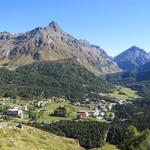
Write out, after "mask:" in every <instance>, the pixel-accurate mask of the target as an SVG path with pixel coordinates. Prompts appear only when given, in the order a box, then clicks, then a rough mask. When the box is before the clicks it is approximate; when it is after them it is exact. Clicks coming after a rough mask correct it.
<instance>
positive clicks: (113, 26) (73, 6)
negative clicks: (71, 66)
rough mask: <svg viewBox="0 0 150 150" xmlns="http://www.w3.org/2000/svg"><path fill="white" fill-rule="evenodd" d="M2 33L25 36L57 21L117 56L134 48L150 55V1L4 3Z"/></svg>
mask: <svg viewBox="0 0 150 150" xmlns="http://www.w3.org/2000/svg"><path fill="white" fill-rule="evenodd" d="M0 6H1V9H0V31H9V32H12V33H17V32H25V31H28V30H32V29H33V28H35V27H38V26H41V27H44V26H47V25H48V23H49V22H50V21H52V20H54V21H56V22H57V23H58V24H59V25H60V26H61V27H62V28H63V29H64V30H65V31H66V32H68V33H70V34H71V35H73V36H75V37H76V38H82V39H87V40H88V41H90V43H93V44H97V45H99V46H100V47H102V48H104V49H105V51H106V52H107V53H108V54H109V55H111V56H114V55H116V54H118V53H120V52H121V51H123V50H126V49H127V48H129V47H131V46H132V45H136V46H139V47H141V48H143V49H145V50H147V51H148V52H149V51H150V0H1V2H0Z"/></svg>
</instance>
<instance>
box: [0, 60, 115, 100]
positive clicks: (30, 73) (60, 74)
mask: <svg viewBox="0 0 150 150" xmlns="http://www.w3.org/2000/svg"><path fill="white" fill-rule="evenodd" d="M112 88H113V86H112V85H111V84H109V83H107V82H106V81H104V80H102V79H100V78H99V77H96V76H95V75H94V74H92V73H91V72H89V71H88V70H87V69H85V68H84V67H82V66H81V65H79V63H77V62H75V61H73V60H64V61H59V62H39V63H38V62H37V63H34V64H32V65H27V66H23V67H20V68H18V69H17V70H16V71H9V70H7V69H5V68H1V69H0V95H1V96H13V97H15V96H21V97H23V98H33V97H38V96H40V95H41V93H42V92H44V96H45V97H50V96H65V97H67V98H73V99H75V98H81V97H82V96H84V95H85V94H86V93H89V92H90V91H95V92H109V91H110V90H111V89H112Z"/></svg>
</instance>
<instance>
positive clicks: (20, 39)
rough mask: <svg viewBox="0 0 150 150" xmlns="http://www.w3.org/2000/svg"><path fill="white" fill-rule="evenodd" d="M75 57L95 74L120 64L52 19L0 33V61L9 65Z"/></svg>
mask: <svg viewBox="0 0 150 150" xmlns="http://www.w3.org/2000/svg"><path fill="white" fill-rule="evenodd" d="M68 58H69V59H70V58H71V59H74V60H77V61H78V62H79V63H80V64H81V65H82V66H84V67H85V68H87V69H88V70H89V71H91V72H93V73H95V74H96V75H100V74H106V73H114V72H118V71H120V68H119V67H118V66H117V64H116V63H115V62H114V61H113V59H112V58H111V57H109V56H108V55H107V54H106V52H105V51H104V50H103V49H101V48H100V47H99V46H96V45H91V44H90V43H89V42H87V41H85V40H78V39H76V38H74V37H73V36H71V35H69V34H68V33H66V32H64V31H63V29H62V28H61V27H60V26H59V25H58V24H57V23H55V22H54V21H52V22H51V23H50V24H49V25H48V26H47V27H44V28H41V27H38V28H35V29H34V30H32V31H29V32H26V33H19V34H11V33H8V32H1V33H0V64H1V66H5V67H8V68H11V69H15V68H17V67H19V66H24V65H26V64H32V63H33V62H36V61H43V60H46V61H56V60H62V59H68Z"/></svg>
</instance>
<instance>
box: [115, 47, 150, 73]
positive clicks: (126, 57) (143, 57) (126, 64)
mask: <svg viewBox="0 0 150 150" xmlns="http://www.w3.org/2000/svg"><path fill="white" fill-rule="evenodd" d="M114 60H115V61H116V63H117V64H118V66H119V67H120V68H121V69H122V70H124V71H131V70H136V69H137V68H138V67H139V66H141V65H143V64H145V63H147V62H149V61H150V54H149V53H147V52H146V51H145V50H143V49H141V48H139V47H136V46H132V47H131V48H129V49H127V50H126V51H124V52H123V53H121V54H119V55H117V56H116V57H115V58H114Z"/></svg>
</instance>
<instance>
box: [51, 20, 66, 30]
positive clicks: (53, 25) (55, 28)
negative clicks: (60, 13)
mask: <svg viewBox="0 0 150 150" xmlns="http://www.w3.org/2000/svg"><path fill="white" fill-rule="evenodd" d="M48 27H49V28H52V29H53V30H54V31H55V32H58V31H63V29H62V28H61V27H60V26H59V25H58V23H56V22H55V21H52V22H50V23H49V25H48Z"/></svg>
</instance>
